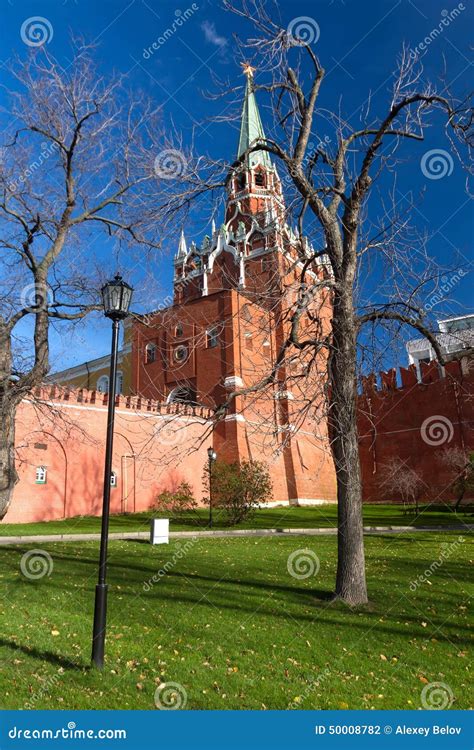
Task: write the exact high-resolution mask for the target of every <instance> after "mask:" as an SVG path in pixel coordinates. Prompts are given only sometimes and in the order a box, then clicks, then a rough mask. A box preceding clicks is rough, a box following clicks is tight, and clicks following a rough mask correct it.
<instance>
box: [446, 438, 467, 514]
mask: <svg viewBox="0 0 474 750" xmlns="http://www.w3.org/2000/svg"><path fill="white" fill-rule="evenodd" d="M441 461H442V463H443V464H444V466H445V467H446V468H447V469H448V470H449V472H450V474H452V475H453V478H452V480H451V482H450V487H451V488H452V490H453V492H454V493H455V495H456V503H455V505H454V510H455V512H457V511H458V510H459V507H460V505H461V503H462V501H463V500H464V497H465V496H466V493H467V494H469V493H471V492H472V490H473V489H474V452H472V451H468V450H466V448H461V447H456V448H445V449H444V451H442V452H441Z"/></svg>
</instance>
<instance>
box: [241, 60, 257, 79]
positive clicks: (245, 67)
mask: <svg viewBox="0 0 474 750" xmlns="http://www.w3.org/2000/svg"><path fill="white" fill-rule="evenodd" d="M240 64H241V66H242V72H243V74H244V75H245V76H247V78H253V74H254V72H255V70H256V68H252V66H251V65H250V63H248V62H243V63H240Z"/></svg>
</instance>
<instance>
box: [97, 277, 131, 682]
mask: <svg viewBox="0 0 474 750" xmlns="http://www.w3.org/2000/svg"><path fill="white" fill-rule="evenodd" d="M132 292H133V289H132V287H131V286H129V284H126V283H125V281H123V280H122V277H121V276H120V275H119V274H117V275H116V276H115V278H114V279H113V280H112V281H108V282H107V283H106V284H104V286H103V287H102V289H101V293H102V302H103V305H104V314H105V317H106V318H110V319H111V320H112V349H111V353H110V375H109V396H108V411H107V440H106V447H105V470H104V495H103V501H102V527H101V532H100V554H99V582H98V584H97V586H96V587H95V607H94V631H93V635H92V663H93V664H94V666H96V667H97V668H98V669H102V668H103V666H104V649H105V626H106V617H107V583H106V576H107V545H108V535H109V512H110V482H111V476H112V451H113V442H114V418H115V379H116V377H117V350H118V334H119V322H120V321H121V320H124V318H126V317H127V315H128V308H129V307H130V301H131V299H132Z"/></svg>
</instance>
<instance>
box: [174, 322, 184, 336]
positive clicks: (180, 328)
mask: <svg viewBox="0 0 474 750" xmlns="http://www.w3.org/2000/svg"><path fill="white" fill-rule="evenodd" d="M174 335H175V336H182V335H183V326H182V325H181V323H178V325H177V326H176V328H175V329H174Z"/></svg>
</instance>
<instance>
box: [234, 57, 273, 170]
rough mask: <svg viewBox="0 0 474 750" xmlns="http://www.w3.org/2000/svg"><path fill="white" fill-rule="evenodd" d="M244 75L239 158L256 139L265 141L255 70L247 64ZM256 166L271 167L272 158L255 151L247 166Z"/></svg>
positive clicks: (263, 152)
mask: <svg viewBox="0 0 474 750" xmlns="http://www.w3.org/2000/svg"><path fill="white" fill-rule="evenodd" d="M243 68H244V73H245V75H246V76H247V86H246V88H245V98H244V105H243V108H242V122H241V124H240V138H239V150H238V153H237V158H239V157H240V156H242V154H244V153H245V151H246V150H247V149H248V148H249V146H250V144H251V143H254V141H255V140H256V139H262V140H265V133H264V132H263V125H262V121H261V119H260V113H259V111H258V106H257V100H256V98H255V93H254V90H253V68H252V67H251V66H250V65H248V64H245V65H244V66H243ZM256 164H263V165H264V166H265V167H271V161H270V156H269V154H268V152H267V151H254V152H253V153H252V154H250V156H249V157H248V158H247V166H249V167H253V166H255V165H256Z"/></svg>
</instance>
